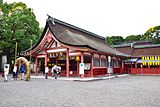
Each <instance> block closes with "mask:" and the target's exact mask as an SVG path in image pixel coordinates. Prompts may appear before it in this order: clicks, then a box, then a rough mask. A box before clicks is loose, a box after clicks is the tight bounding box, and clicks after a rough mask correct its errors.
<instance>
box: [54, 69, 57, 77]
mask: <svg viewBox="0 0 160 107" xmlns="http://www.w3.org/2000/svg"><path fill="white" fill-rule="evenodd" d="M54 77H55V79H57V71H56V70H54Z"/></svg>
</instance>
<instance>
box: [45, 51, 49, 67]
mask: <svg viewBox="0 0 160 107" xmlns="http://www.w3.org/2000/svg"><path fill="white" fill-rule="evenodd" d="M47 60H48V56H47V51H45V68H46V66H47Z"/></svg>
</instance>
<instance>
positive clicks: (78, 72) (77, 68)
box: [77, 61, 79, 76]
mask: <svg viewBox="0 0 160 107" xmlns="http://www.w3.org/2000/svg"><path fill="white" fill-rule="evenodd" d="M77 76H79V61H77Z"/></svg>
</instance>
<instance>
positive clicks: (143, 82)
mask: <svg viewBox="0 0 160 107" xmlns="http://www.w3.org/2000/svg"><path fill="white" fill-rule="evenodd" d="M9 79H10V80H9V81H8V82H3V79H2V77H0V107H160V76H127V77H121V78H113V79H108V80H99V81H92V82H75V81H64V80H54V79H48V80H46V79H31V81H29V82H26V81H11V77H9Z"/></svg>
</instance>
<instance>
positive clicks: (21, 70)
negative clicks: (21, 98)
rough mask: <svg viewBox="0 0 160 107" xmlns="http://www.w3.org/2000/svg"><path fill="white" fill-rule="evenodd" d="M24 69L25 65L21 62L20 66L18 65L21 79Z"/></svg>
mask: <svg viewBox="0 0 160 107" xmlns="http://www.w3.org/2000/svg"><path fill="white" fill-rule="evenodd" d="M24 71H25V66H24V64H21V67H20V75H21V80H23V79H24Z"/></svg>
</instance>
